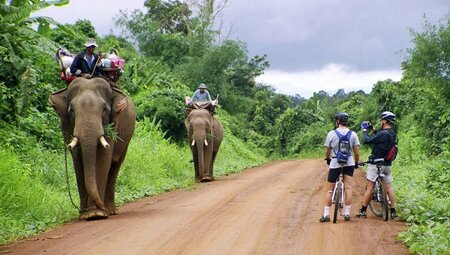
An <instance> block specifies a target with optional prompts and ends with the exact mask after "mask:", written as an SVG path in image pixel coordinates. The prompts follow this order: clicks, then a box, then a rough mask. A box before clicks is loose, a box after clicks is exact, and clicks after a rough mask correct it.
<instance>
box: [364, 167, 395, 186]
mask: <svg viewBox="0 0 450 255" xmlns="http://www.w3.org/2000/svg"><path fill="white" fill-rule="evenodd" d="M380 172H381V173H383V174H384V177H383V178H382V179H383V181H384V182H386V183H391V182H392V180H393V179H394V177H393V176H392V169H391V166H381V169H380ZM377 173H378V169H377V165H374V164H369V165H368V166H367V170H366V177H367V180H369V181H371V182H375V180H376V179H377Z"/></svg>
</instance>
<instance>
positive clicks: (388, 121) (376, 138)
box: [356, 111, 397, 219]
mask: <svg viewBox="0 0 450 255" xmlns="http://www.w3.org/2000/svg"><path fill="white" fill-rule="evenodd" d="M394 122H395V114H394V113H392V112H389V111H385V112H382V113H381V114H380V123H381V130H380V131H378V132H376V131H375V130H374V129H373V126H372V125H371V124H370V122H368V121H363V122H362V123H361V129H362V133H363V139H362V140H363V143H365V144H366V143H367V144H370V145H371V146H372V153H371V155H370V156H369V162H370V161H371V159H379V158H384V157H385V155H387V153H388V150H389V148H390V145H391V143H392V142H391V140H396V139H397V134H396V132H395V131H394V129H392V125H393V123H394ZM369 131H371V132H373V134H372V135H371V134H369ZM382 164H383V165H382V166H381V169H380V170H381V172H382V173H384V175H385V176H384V178H383V182H384V183H385V187H386V192H387V194H388V196H389V199H390V201H391V219H395V218H396V217H397V213H396V211H395V197H394V190H393V188H392V179H393V177H392V169H391V162H388V161H384V162H383V163H382ZM377 172H378V170H377V166H376V165H375V164H371V163H369V164H368V166H367V170H366V175H367V189H366V192H365V194H364V197H363V201H362V207H361V209H360V210H359V212H358V214H357V215H356V216H357V217H358V218H365V217H367V212H366V210H367V206H368V205H369V202H370V199H371V196H372V191H373V189H374V186H375V180H376V178H377Z"/></svg>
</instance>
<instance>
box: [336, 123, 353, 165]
mask: <svg viewBox="0 0 450 255" xmlns="http://www.w3.org/2000/svg"><path fill="white" fill-rule="evenodd" d="M334 132H335V133H336V135H337V136H338V137H339V146H338V151H337V152H336V151H335V152H334V153H335V154H336V159H337V161H338V162H339V163H341V164H345V163H347V160H348V159H349V158H350V156H351V155H352V150H351V147H350V137H351V135H352V131H351V130H350V131H348V132H347V134H346V135H341V133H339V132H338V131H337V130H336V129H335V130H334Z"/></svg>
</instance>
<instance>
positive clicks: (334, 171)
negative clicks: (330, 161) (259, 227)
mask: <svg viewBox="0 0 450 255" xmlns="http://www.w3.org/2000/svg"><path fill="white" fill-rule="evenodd" d="M354 171H355V166H344V175H348V176H353V172H354ZM340 173H341V168H340V167H339V168H331V169H330V170H329V171H328V182H331V183H335V182H336V181H337V179H338V178H339V174H340Z"/></svg>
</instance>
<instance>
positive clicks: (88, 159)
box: [81, 137, 106, 210]
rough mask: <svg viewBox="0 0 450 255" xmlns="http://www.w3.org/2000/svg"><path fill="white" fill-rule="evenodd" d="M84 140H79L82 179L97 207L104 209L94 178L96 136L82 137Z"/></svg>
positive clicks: (97, 139)
mask: <svg viewBox="0 0 450 255" xmlns="http://www.w3.org/2000/svg"><path fill="white" fill-rule="evenodd" d="M83 138H85V139H86V141H81V153H82V155H83V156H82V158H83V169H84V181H85V184H86V191H87V194H88V195H89V197H90V198H91V199H92V201H93V202H94V204H95V205H96V206H97V208H99V209H102V210H106V208H105V205H104V203H103V200H102V198H100V194H99V190H98V185H97V178H96V159H97V146H98V141H99V138H98V137H89V138H86V137H83Z"/></svg>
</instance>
